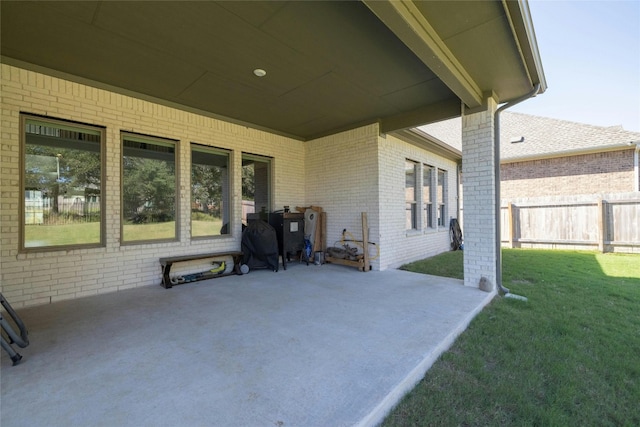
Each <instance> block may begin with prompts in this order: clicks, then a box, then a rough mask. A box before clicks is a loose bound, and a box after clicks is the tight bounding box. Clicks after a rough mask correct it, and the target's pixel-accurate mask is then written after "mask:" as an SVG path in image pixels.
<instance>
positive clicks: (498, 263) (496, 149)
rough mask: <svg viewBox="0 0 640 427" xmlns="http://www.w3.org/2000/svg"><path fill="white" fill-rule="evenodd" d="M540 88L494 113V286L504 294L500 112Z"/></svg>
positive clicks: (538, 87)
mask: <svg viewBox="0 0 640 427" xmlns="http://www.w3.org/2000/svg"><path fill="white" fill-rule="evenodd" d="M539 90H540V83H536V85H535V86H534V88H533V90H532V91H531V92H529V93H527V94H526V95H524V96H521V97H520V98H517V99H515V100H513V101H511V102H507V103H506V104H504V105H502V106H500V108H498V109H497V110H496V112H495V113H494V119H493V122H494V124H493V126H494V130H493V132H494V135H493V161H494V162H495V163H494V164H495V167H494V169H495V181H496V183H495V188H496V204H495V216H496V236H495V238H496V248H495V250H496V286H497V288H498V291H500V292H502V293H503V294H505V295H509V289H507V288H505V287H504V286H502V244H501V239H502V233H501V232H500V229H501V226H500V223H501V221H502V220H501V216H502V214H501V211H500V202H501V197H500V113H501V112H503V111H504V110H506V109H507V108H509V107H513V106H514V105H516V104H519V103H521V102H522V101H526V100H527V99H529V98H532V97H534V96H536V95H537V94H538V91H539Z"/></svg>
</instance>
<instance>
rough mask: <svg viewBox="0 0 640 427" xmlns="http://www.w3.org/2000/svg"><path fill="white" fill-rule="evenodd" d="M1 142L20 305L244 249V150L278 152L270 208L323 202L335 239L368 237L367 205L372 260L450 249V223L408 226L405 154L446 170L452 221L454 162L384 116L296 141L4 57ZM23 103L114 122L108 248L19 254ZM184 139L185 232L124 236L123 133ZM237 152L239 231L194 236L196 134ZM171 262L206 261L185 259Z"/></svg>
mask: <svg viewBox="0 0 640 427" xmlns="http://www.w3.org/2000/svg"><path fill="white" fill-rule="evenodd" d="M0 66H1V68H0V72H1V89H2V101H1V112H0V117H1V120H2V141H1V146H0V154H1V159H0V168H1V172H0V174H1V176H0V178H1V183H0V191H1V195H2V196H1V198H0V215H1V218H2V224H1V231H2V234H1V236H0V244H1V247H0V253H1V255H0V264H1V265H0V267H1V271H0V279H1V282H0V287H1V290H2V292H3V293H4V294H5V296H6V297H7V298H8V299H9V300H10V301H11V304H12V305H13V306H14V307H16V308H17V307H22V306H29V305H38V304H46V303H50V302H54V301H59V300H64V299H71V298H78V297H82V296H88V295H96V294H100V293H105V292H113V291H117V290H120V289H126V288H132V287H137V286H148V285H158V284H159V283H160V280H161V274H160V273H161V272H160V266H159V263H158V258H160V257H164V256H169V255H171V256H173V255H184V254H190V253H200V252H209V251H227V250H239V249H240V237H241V223H240V217H241V212H242V207H241V187H240V183H241V157H242V153H243V152H249V153H252V154H258V155H264V156H270V157H272V158H273V164H272V166H273V176H272V184H273V191H272V199H273V200H272V209H282V207H283V206H285V205H289V206H309V205H312V204H314V205H319V206H322V207H323V208H324V209H325V210H326V211H327V213H328V218H327V219H328V229H327V241H328V243H329V245H333V244H334V242H335V241H337V240H339V239H340V236H341V233H342V230H343V229H345V228H346V229H347V230H348V231H349V232H351V233H352V234H353V235H354V237H355V238H356V239H361V238H362V236H361V234H362V232H361V230H362V227H361V222H360V220H361V216H360V213H361V212H367V214H368V220H369V235H370V241H373V242H376V243H378V245H377V247H378V248H380V252H381V255H380V257H378V258H376V259H374V260H373V261H372V266H373V268H374V269H376V270H377V269H381V270H383V269H385V268H390V267H397V266H399V265H401V264H404V263H405V262H409V261H412V260H416V259H419V258H424V257H427V256H430V255H435V254H436V253H439V252H443V251H446V250H448V248H449V237H448V232H447V228H446V227H443V228H441V229H440V230H428V231H426V232H424V233H422V232H421V233H418V234H416V235H410V236H408V235H407V232H406V230H405V211H404V206H405V199H404V180H405V175H404V160H405V158H411V159H413V160H415V161H418V162H422V163H427V164H430V165H432V166H435V167H438V168H441V169H445V170H447V171H448V177H449V181H448V189H447V191H448V201H447V205H448V211H447V219H448V217H450V216H456V213H455V207H456V195H457V193H456V179H455V178H456V176H455V174H456V164H455V162H452V161H448V160H445V159H442V158H440V157H438V156H435V155H433V154H432V153H429V152H428V151H426V150H424V149H422V148H419V147H416V146H413V145H410V144H407V143H404V142H402V141H400V140H398V139H395V138H393V137H390V136H389V137H383V136H380V135H379V127H378V125H377V124H372V125H369V126H364V127H361V128H358V129H353V130H350V131H346V132H342V133H339V134H335V135H331V136H328V137H325V138H320V139H317V140H313V141H308V142H300V141H296V140H292V139H290V138H286V137H282V136H278V135H274V134H271V133H268V132H264V131H259V130H255V129H251V128H247V127H244V126H240V125H235V124H232V123H228V122H224V121H221V120H217V119H214V118H211V117H207V116H204V115H199V114H195V113H193V112H186V111H182V110H179V109H176V108H171V107H167V106H163V105H160V104H156V103H153V102H150V101H146V100H142V99H137V98H134V97H131V96H125V95H122V94H119V93H115V92H111V91H108V90H103V89H97V88H93V87H90V86H86V85H83V84H78V83H74V82H71V81H67V80H64V79H60V78H56V77H52V76H48V75H45V74H41V73H36V72H32V71H27V70H23V69H20V68H16V67H13V66H9V65H7V64H0ZM20 113H31V114H39V115H44V116H49V117H52V118H57V119H61V120H71V121H77V122H81V123H86V124H90V125H91V124H93V125H100V126H104V127H106V137H105V139H106V140H105V141H104V143H105V144H106V175H107V177H106V182H105V183H104V185H105V186H104V193H103V196H104V197H105V198H106V210H105V212H104V214H105V216H106V239H105V240H106V246H105V247H103V248H91V249H69V250H58V251H42V252H29V253H20V252H19V227H20V218H19V211H20V210H19V206H20V203H21V200H20V199H21V197H22V196H21V194H22V191H21V189H20V183H19V176H20V173H21V171H20V166H19V165H20V159H19V152H20V148H19V147H20V138H21V136H20V134H19V132H20V129H19V119H20ZM121 131H128V132H137V133H142V134H148V135H153V136H157V137H161V138H170V139H174V140H177V141H178V145H177V157H178V160H179V173H178V176H179V182H178V188H179V196H178V206H179V216H178V217H179V218H180V220H179V234H178V237H179V240H178V241H176V242H168V243H167V242H164V243H145V244H129V245H125V246H122V245H120V158H121V148H120V132H121ZM191 142H196V143H198V144H203V145H211V146H215V147H219V148H223V149H227V150H230V151H231V159H230V162H231V170H232V171H233V173H232V177H231V205H232V212H231V221H232V225H233V226H232V233H231V235H228V236H219V237H216V238H211V239H197V240H192V239H191V238H190V221H189V218H190V208H189V207H190V181H189V180H190V173H189V170H190V158H191V156H190V149H189V146H190V143H191ZM174 270H175V272H178V271H180V272H183V273H186V272H193V271H199V270H202V266H200V265H197V264H195V263H194V264H184V265H183V264H180V266H176V267H174V269H173V270H172V271H174Z"/></svg>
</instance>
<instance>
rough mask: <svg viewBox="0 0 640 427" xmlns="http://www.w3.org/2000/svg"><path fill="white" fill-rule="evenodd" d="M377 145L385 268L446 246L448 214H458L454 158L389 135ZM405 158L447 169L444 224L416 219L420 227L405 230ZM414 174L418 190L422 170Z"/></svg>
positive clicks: (420, 183)
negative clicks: (447, 157) (432, 226)
mask: <svg viewBox="0 0 640 427" xmlns="http://www.w3.org/2000/svg"><path fill="white" fill-rule="evenodd" d="M378 146H379V151H378V161H379V163H380V186H379V193H380V194H379V198H380V246H381V248H382V249H384V250H383V252H382V259H381V261H380V262H381V265H382V266H384V268H397V267H399V266H401V265H402V264H406V263H407V262H411V261H416V260H419V259H424V258H428V257H430V256H433V255H436V254H439V253H441V252H445V251H447V250H449V249H450V240H449V218H450V217H454V218H456V217H457V216H458V213H457V196H458V193H457V189H456V182H457V180H456V174H457V164H456V162H454V161H451V160H447V159H445V158H442V157H439V156H436V155H435V154H433V153H430V152H428V151H425V150H424V149H421V148H420V147H417V146H415V145H412V144H409V143H406V142H403V141H401V140H399V139H397V138H394V137H392V136H390V135H387V136H386V138H385V137H380V140H379V144H378ZM405 160H411V161H414V162H417V163H418V164H422V165H424V164H427V165H430V166H433V167H434V168H436V170H437V169H442V170H445V171H447V182H446V186H447V189H446V193H447V200H446V205H447V209H446V210H447V212H446V218H445V226H444V227H437V224H434V225H436V227H435V228H428V227H427V226H426V224H423V223H422V221H419V222H418V224H419V226H418V227H419V230H409V231H408V230H406V219H405V218H406V215H405V212H406V211H405V170H404V164H405ZM417 178H418V179H417V192H420V191H422V190H421V187H422V176H421V174H419V175H418V177H417ZM419 208H420V209H418V212H419V214H418V215H422V206H419ZM435 222H436V219H435V218H434V223H435Z"/></svg>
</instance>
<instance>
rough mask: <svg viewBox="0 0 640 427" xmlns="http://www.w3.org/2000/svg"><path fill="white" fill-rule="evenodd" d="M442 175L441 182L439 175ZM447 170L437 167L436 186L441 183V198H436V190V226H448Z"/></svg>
mask: <svg viewBox="0 0 640 427" xmlns="http://www.w3.org/2000/svg"><path fill="white" fill-rule="evenodd" d="M441 175H442V184H441V183H440V176H441ZM447 175H448V174H447V171H446V170H445V169H440V168H438V169H437V180H436V186H437V187H440V185H442V200H439V198H438V190H436V222H437V224H438V228H446V227H448V225H447V222H446V218H447V197H448V191H447V182H448V176H447Z"/></svg>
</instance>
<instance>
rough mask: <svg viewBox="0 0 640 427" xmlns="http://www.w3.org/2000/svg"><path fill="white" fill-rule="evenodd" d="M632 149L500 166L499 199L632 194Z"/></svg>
mask: <svg viewBox="0 0 640 427" xmlns="http://www.w3.org/2000/svg"><path fill="white" fill-rule="evenodd" d="M633 156H634V149H633V148H631V149H626V150H619V151H608V152H603V153H593V154H581V155H577V156H567V157H557V158H551V159H540V160H531V161H523V162H514V163H503V164H502V166H501V169H500V174H501V197H502V199H511V198H515V197H543V196H562V195H576V194H597V193H616V192H629V191H634V165H633Z"/></svg>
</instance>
